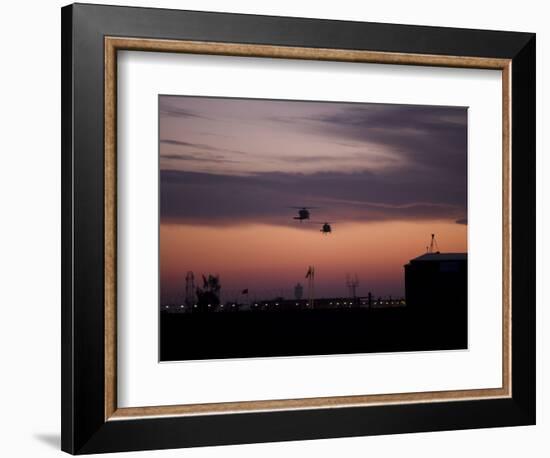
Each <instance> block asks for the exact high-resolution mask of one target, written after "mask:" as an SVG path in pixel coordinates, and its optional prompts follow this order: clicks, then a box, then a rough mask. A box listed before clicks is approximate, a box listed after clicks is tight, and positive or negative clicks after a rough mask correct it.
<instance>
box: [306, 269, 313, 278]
mask: <svg viewBox="0 0 550 458" xmlns="http://www.w3.org/2000/svg"><path fill="white" fill-rule="evenodd" d="M311 277H313V267H311V266H309V268H308V269H307V274H306V278H311Z"/></svg>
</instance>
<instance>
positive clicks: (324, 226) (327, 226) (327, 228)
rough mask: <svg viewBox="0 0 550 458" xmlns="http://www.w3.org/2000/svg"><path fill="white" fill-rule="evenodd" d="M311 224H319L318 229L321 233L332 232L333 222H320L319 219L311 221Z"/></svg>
mask: <svg viewBox="0 0 550 458" xmlns="http://www.w3.org/2000/svg"><path fill="white" fill-rule="evenodd" d="M311 222H312V223H313V224H321V229H319V231H320V232H321V233H322V234H323V235H327V234H331V233H332V226H331V224H334V223H332V222H330V221H325V222H321V221H311Z"/></svg>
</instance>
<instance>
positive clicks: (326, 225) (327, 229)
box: [320, 223, 332, 235]
mask: <svg viewBox="0 0 550 458" xmlns="http://www.w3.org/2000/svg"><path fill="white" fill-rule="evenodd" d="M320 231H321V232H322V233H323V235H327V234H330V233H331V232H332V227H331V226H330V223H323V227H322V228H321V229H320Z"/></svg>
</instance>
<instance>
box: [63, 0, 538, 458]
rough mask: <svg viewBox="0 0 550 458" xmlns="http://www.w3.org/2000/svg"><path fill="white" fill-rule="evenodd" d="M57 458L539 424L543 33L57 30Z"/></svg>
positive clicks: (295, 21) (356, 27) (319, 27)
mask: <svg viewBox="0 0 550 458" xmlns="http://www.w3.org/2000/svg"><path fill="white" fill-rule="evenodd" d="M62 129H63V131H62V140H63V141H62V147H63V151H62V180H63V182H62V188H63V189H62V190H63V192H62V237H63V241H62V242H63V243H62V266H63V272H62V281H63V283H62V448H63V450H65V451H67V452H69V453H72V454H81V453H99V452H115V451H129V450H146V449H161V448H175V447H192V446H202V445H223V444H237V443H252V442H268V441H284V440H299V439H315V438H330V437H346V436H357V435H374V434H393V433H402V432H420V431H439V430H451V429H465V428H483V427H496V426H514V425H531V424H534V423H535V35H534V34H531V33H520V32H499V31H486V30H467V29H452V28H440V27H424V26H409V25H393V24H377V23H360V22H345V21H327V20H316V19H301V18H285V17H267V16H252V15H238V14H226V13H223V14H222V13H205V12H195V11H176V10H163V9H147V8H129V7H112V6H102V5H80V4H78V5H71V6H67V7H65V8H63V9H62Z"/></svg>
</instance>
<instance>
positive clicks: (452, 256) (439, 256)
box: [411, 253, 468, 261]
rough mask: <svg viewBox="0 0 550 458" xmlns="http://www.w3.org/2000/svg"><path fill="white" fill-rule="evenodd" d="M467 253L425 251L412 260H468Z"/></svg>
mask: <svg viewBox="0 0 550 458" xmlns="http://www.w3.org/2000/svg"><path fill="white" fill-rule="evenodd" d="M467 259H468V254H467V253H424V254H423V255H421V256H418V257H417V258H414V259H411V261H466V260H467Z"/></svg>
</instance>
